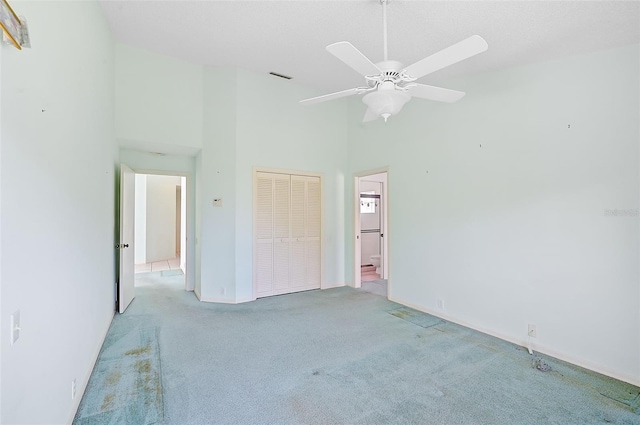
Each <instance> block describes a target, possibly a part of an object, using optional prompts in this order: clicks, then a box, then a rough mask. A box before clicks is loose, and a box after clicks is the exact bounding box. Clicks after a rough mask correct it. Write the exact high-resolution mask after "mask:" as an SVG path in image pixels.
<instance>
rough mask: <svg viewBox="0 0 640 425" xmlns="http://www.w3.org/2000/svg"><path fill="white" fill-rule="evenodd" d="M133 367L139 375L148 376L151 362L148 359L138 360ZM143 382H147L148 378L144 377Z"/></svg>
mask: <svg viewBox="0 0 640 425" xmlns="http://www.w3.org/2000/svg"><path fill="white" fill-rule="evenodd" d="M134 367H135V369H136V370H137V371H138V372H139V373H144V374H145V375H148V374H149V372H151V362H150V361H149V359H144V360H138V361H137V362H136V364H135V365H134ZM145 380H146V381H148V380H149V377H148V376H147V377H145Z"/></svg>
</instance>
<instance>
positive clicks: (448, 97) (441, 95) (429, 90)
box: [409, 84, 465, 103]
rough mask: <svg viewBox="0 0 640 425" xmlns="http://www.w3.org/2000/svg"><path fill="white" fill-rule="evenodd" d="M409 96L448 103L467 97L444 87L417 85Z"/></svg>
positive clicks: (410, 90) (460, 92)
mask: <svg viewBox="0 0 640 425" xmlns="http://www.w3.org/2000/svg"><path fill="white" fill-rule="evenodd" d="M409 94H410V95H411V96H412V97H420V98H422V99H429V100H437V101H439V102H447V103H453V102H457V101H458V100H460V99H461V98H462V97H463V96H464V95H465V93H464V92H462V91H457V90H450V89H443V88H442V87H434V86H428V85H426V84H416V85H415V86H413V87H411V88H409Z"/></svg>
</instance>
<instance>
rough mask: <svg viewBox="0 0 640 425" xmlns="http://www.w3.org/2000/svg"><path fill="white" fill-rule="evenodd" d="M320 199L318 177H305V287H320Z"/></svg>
mask: <svg viewBox="0 0 640 425" xmlns="http://www.w3.org/2000/svg"><path fill="white" fill-rule="evenodd" d="M321 204H322V199H321V187H320V178H318V177H307V205H306V206H307V221H306V226H305V231H306V249H305V269H306V272H307V274H306V280H307V288H309V289H312V288H320V283H321V267H322V264H321V263H322V253H321V251H320V250H321V244H320V235H321V233H322V209H321V208H322V206H321Z"/></svg>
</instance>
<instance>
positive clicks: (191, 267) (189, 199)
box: [132, 167, 196, 291]
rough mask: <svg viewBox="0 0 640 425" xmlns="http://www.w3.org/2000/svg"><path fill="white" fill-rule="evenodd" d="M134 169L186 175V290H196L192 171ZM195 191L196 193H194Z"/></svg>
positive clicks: (151, 172)
mask: <svg viewBox="0 0 640 425" xmlns="http://www.w3.org/2000/svg"><path fill="white" fill-rule="evenodd" d="M132 170H133V171H134V172H135V173H136V174H152V175H156V176H178V177H185V178H186V182H185V188H186V195H185V196H186V211H185V215H186V219H185V221H186V227H187V228H186V244H185V252H184V255H185V257H186V267H185V270H184V290H185V291H193V290H195V277H196V273H195V255H196V249H195V240H191V238H190V237H189V235H191V232H192V230H193V228H194V227H193V226H194V224H195V223H193V219H192V218H191V212H192V211H193V209H194V208H195V192H194V191H192V190H191V186H190V185H191V181H192V179H193V176H192V173H190V172H187V171H169V170H154V169H146V168H133V167H132ZM192 192H194V193H192Z"/></svg>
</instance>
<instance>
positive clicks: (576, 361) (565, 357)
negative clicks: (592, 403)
mask: <svg viewBox="0 0 640 425" xmlns="http://www.w3.org/2000/svg"><path fill="white" fill-rule="evenodd" d="M389 301H393V302H395V303H398V304H401V305H404V306H407V307H410V308H413V309H414V310H418V311H421V312H423V313H427V314H431V315H432V316H436V317H439V318H441V319H444V320H446V321H448V322H451V323H455V324H457V325H460V326H464V327H465V328H469V329H473V330H475V331H478V332H482V333H483V334H487V335H490V336H493V337H496V338H498V339H501V340H503V341H507V342H510V343H512V344H515V345H518V346H521V347H524V348H527V343H528V340H527V339H518V338H513V337H511V336H509V335H506V334H503V333H500V332H495V331H492V330H490V329H487V328H484V327H482V326H477V325H474V324H472V323H469V322H467V321H465V320H459V319H456V318H454V317H452V316H450V315H448V314H446V313H444V312H442V311H441V310H432V309H430V308H425V307H421V306H419V305H417V304H413V303H411V302H408V301H403V300H400V299H398V298H395V297H391V296H389ZM531 348H532V350H533V351H537V352H540V353H542V354H545V355H547V356H551V357H553V358H556V359H558V360H561V361H564V362H567V363H571V364H573V365H575V366H579V367H582V368H584V369H588V370H590V371H592V372H596V373H600V374H602V375H606V376H609V377H611V378H614V379H617V380H619V381H623V382H627V383H629V384H631V385H635V386H640V379H637V378H634V377H631V376H622V375H620V374H618V373H616V372H614V371H612V370H611V369H609V368H608V367H606V366H603V365H601V364H598V363H594V362H590V361H588V360H584V359H580V358H577V357H575V356H573V355H571V354H567V353H564V352H562V351H558V350H555V349H554V348H552V347H549V346H547V345H544V344H540V343H535V344H534V343H532V344H531Z"/></svg>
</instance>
